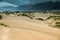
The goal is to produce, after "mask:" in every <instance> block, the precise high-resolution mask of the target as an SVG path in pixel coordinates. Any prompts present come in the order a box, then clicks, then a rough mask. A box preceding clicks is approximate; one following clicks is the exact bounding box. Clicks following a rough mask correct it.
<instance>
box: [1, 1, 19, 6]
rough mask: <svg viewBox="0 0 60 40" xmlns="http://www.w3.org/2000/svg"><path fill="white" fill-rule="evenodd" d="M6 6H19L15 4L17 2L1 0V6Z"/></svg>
mask: <svg viewBox="0 0 60 40" xmlns="http://www.w3.org/2000/svg"><path fill="white" fill-rule="evenodd" d="M4 6H13V7H18V6H17V5H15V4H11V3H7V2H0V7H4Z"/></svg>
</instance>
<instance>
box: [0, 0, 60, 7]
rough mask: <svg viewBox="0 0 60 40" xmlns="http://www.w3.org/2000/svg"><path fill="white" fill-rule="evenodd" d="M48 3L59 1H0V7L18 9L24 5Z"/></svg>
mask: <svg viewBox="0 0 60 40" xmlns="http://www.w3.org/2000/svg"><path fill="white" fill-rule="evenodd" d="M48 1H60V0H0V7H4V6H14V7H18V6H20V5H24V4H35V3H43V2H48Z"/></svg>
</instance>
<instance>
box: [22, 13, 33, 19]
mask: <svg viewBox="0 0 60 40" xmlns="http://www.w3.org/2000/svg"><path fill="white" fill-rule="evenodd" d="M22 16H26V17H28V18H30V19H33V18H32V17H30V16H28V15H27V14H22Z"/></svg>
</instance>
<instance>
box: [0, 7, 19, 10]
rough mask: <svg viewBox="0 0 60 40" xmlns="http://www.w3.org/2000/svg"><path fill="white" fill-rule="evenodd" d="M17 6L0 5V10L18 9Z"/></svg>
mask: <svg viewBox="0 0 60 40" xmlns="http://www.w3.org/2000/svg"><path fill="white" fill-rule="evenodd" d="M17 10H18V9H17V7H13V6H4V7H0V11H17Z"/></svg>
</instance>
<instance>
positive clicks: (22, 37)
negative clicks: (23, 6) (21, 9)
mask: <svg viewBox="0 0 60 40" xmlns="http://www.w3.org/2000/svg"><path fill="white" fill-rule="evenodd" d="M0 23H4V24H6V25H8V27H4V26H2V25H0V39H1V40H60V30H59V29H56V28H52V27H49V26H48V25H47V24H46V23H44V22H42V21H41V23H38V22H37V23H35V22H31V21H30V22H29V21H26V20H20V19H16V18H15V19H14V18H12V19H3V20H0ZM6 29H7V30H6ZM4 30H5V31H6V33H5V31H4ZM8 30H9V31H8ZM4 35H5V37H4ZM2 36H3V37H2ZM4 38H5V39H4Z"/></svg>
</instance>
